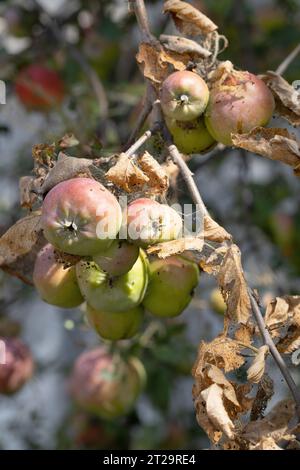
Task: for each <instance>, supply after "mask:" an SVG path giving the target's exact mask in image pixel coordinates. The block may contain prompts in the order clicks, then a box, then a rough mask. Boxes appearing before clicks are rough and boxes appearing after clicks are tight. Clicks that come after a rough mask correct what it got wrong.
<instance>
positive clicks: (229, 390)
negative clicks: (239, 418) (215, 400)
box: [206, 364, 240, 408]
mask: <svg viewBox="0 0 300 470" xmlns="http://www.w3.org/2000/svg"><path fill="white" fill-rule="evenodd" d="M206 373H207V376H208V377H209V378H210V379H211V381H212V382H213V383H215V384H217V385H219V386H220V387H222V388H223V391H224V396H225V397H226V398H227V400H229V401H231V402H232V403H233V404H234V405H235V406H236V407H238V408H240V404H239V402H238V400H237V396H236V393H235V390H234V387H233V385H232V384H231V383H230V382H229V380H227V379H226V377H225V375H224V374H223V372H222V371H221V370H220V369H219V368H218V367H216V366H214V365H213V364H209V365H208V366H207V370H206Z"/></svg>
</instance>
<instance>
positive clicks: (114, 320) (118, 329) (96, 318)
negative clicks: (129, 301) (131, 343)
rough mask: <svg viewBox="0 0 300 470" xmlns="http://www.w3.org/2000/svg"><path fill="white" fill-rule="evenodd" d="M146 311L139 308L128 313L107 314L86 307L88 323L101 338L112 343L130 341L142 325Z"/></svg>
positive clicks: (88, 306)
mask: <svg viewBox="0 0 300 470" xmlns="http://www.w3.org/2000/svg"><path fill="white" fill-rule="evenodd" d="M143 313H144V310H143V308H142V307H141V306H137V307H135V308H133V309H131V310H127V311H126V312H105V311H103V310H95V309H94V308H92V307H91V306H90V305H87V307H86V317H87V321H88V323H89V324H90V326H91V327H92V328H94V330H95V331H96V332H97V333H98V334H99V336H101V338H104V339H108V340H110V341H118V340H120V339H128V338H132V337H133V336H135V335H136V334H137V333H138V331H139V329H140V326H141V324H142V321H143Z"/></svg>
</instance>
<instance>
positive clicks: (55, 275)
mask: <svg viewBox="0 0 300 470" xmlns="http://www.w3.org/2000/svg"><path fill="white" fill-rule="evenodd" d="M33 283H34V285H35V287H36V289H37V291H38V293H39V294H40V296H41V298H42V299H43V300H44V301H45V302H47V303H48V304H52V305H56V306H58V307H63V308H73V307H77V306H78V305H80V304H82V302H83V301H84V299H83V297H82V295H81V292H80V289H79V286H78V283H77V277H76V268H75V266H70V267H65V266H64V265H63V263H62V262H60V261H59V258H58V255H57V254H56V253H55V248H54V247H53V246H52V245H51V244H50V243H48V244H47V245H45V246H44V247H43V248H42V249H41V250H40V252H39V253H38V255H37V257H36V260H35V264H34V270H33Z"/></svg>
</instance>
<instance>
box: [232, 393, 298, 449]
mask: <svg viewBox="0 0 300 470" xmlns="http://www.w3.org/2000/svg"><path fill="white" fill-rule="evenodd" d="M294 413H295V403H294V401H293V400H290V399H288V400H282V401H280V402H279V403H277V404H276V405H275V406H274V407H273V408H272V410H271V411H270V412H269V413H268V414H267V415H266V416H265V417H264V418H262V419H261V420H258V421H251V422H250V423H248V424H247V425H246V426H245V427H244V429H243V431H242V433H241V437H242V438H243V439H246V440H248V441H249V442H250V443H252V444H257V443H258V442H259V441H260V440H261V439H262V438H263V437H272V438H273V439H274V440H275V442H276V443H277V442H278V441H279V440H280V439H281V438H282V437H283V436H284V435H285V434H286V432H287V429H288V426H289V422H290V421H291V419H292V418H293V416H294Z"/></svg>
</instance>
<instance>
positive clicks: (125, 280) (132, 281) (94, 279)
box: [76, 252, 148, 312]
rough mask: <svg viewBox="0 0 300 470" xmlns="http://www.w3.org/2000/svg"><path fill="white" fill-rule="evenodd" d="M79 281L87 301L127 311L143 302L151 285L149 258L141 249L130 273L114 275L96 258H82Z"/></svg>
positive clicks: (94, 305)
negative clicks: (104, 269)
mask: <svg viewBox="0 0 300 470" xmlns="http://www.w3.org/2000/svg"><path fill="white" fill-rule="evenodd" d="M76 272H77V280H78V284H79V287H80V290H81V293H82V295H83V297H84V298H85V300H86V302H87V303H88V304H89V305H90V306H91V307H92V308H94V309H95V310H102V311H104V312H125V311H127V310H131V309H133V308H134V307H136V306H137V305H139V304H140V303H141V302H142V300H143V298H144V295H145V291H146V288H147V284H148V261H147V259H146V256H145V254H144V253H142V252H141V254H140V255H139V257H138V259H137V260H136V262H135V263H134V265H133V267H132V268H131V269H130V271H128V273H126V274H123V275H122V276H117V277H112V276H109V275H108V274H107V273H106V272H105V271H103V270H102V269H100V267H99V266H98V265H97V264H96V263H95V262H94V261H85V260H81V261H80V262H79V263H77V266H76Z"/></svg>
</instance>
